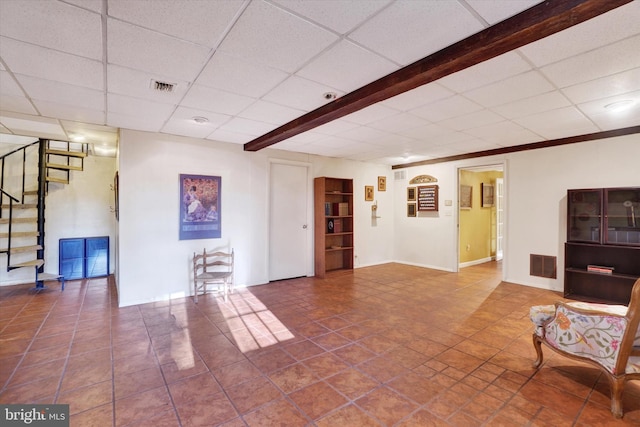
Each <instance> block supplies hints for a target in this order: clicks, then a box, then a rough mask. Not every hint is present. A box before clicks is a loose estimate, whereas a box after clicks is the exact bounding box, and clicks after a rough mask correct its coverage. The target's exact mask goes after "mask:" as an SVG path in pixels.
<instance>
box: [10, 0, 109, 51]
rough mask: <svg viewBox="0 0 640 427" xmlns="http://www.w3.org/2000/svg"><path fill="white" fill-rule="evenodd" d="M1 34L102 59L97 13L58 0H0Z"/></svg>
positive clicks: (100, 26) (100, 31) (100, 32)
mask: <svg viewBox="0 0 640 427" xmlns="http://www.w3.org/2000/svg"><path fill="white" fill-rule="evenodd" d="M61 28H62V29H64V31H60V29H61ZM0 35H3V36H7V37H11V38H14V39H17V40H23V41H26V42H28V43H33V44H36V45H40V46H44V47H47V48H50V49H55V50H58V51H63V52H67V53H72V54H74V55H80V56H84V57H86V58H92V59H97V60H102V21H101V18H100V15H99V14H97V13H93V12H90V11H87V10H84V9H81V8H79V7H76V6H72V5H69V4H66V3H63V2H60V1H43V0H38V1H16V0H9V1H7V0H3V1H0Z"/></svg>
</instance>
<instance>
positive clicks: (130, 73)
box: [107, 65, 189, 104]
mask: <svg viewBox="0 0 640 427" xmlns="http://www.w3.org/2000/svg"><path fill="white" fill-rule="evenodd" d="M154 80H155V81H159V82H164V83H171V84H173V85H175V86H174V88H173V91H171V92H165V91H159V90H154V89H153V84H152V81H154ZM107 87H108V88H109V93H115V94H120V95H128V96H133V97H136V98H141V99H146V100H149V101H156V102H160V103H163V104H178V103H179V102H180V100H181V99H182V98H183V97H184V95H185V94H186V93H187V90H188V89H189V82H187V81H185V80H177V79H172V78H170V77H166V76H163V75H160V74H153V73H151V74H150V73H147V72H143V71H138V70H132V69H131V68H124V67H120V66H118V65H108V66H107Z"/></svg>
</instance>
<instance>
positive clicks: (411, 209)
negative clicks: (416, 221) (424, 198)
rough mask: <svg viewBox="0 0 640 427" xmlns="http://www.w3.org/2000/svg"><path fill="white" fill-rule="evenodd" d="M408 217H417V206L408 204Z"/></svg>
mask: <svg viewBox="0 0 640 427" xmlns="http://www.w3.org/2000/svg"><path fill="white" fill-rule="evenodd" d="M407 216H416V204H415V203H407Z"/></svg>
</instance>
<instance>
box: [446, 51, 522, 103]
mask: <svg viewBox="0 0 640 427" xmlns="http://www.w3.org/2000/svg"><path fill="white" fill-rule="evenodd" d="M530 70H531V66H530V65H529V64H528V63H527V62H526V61H525V60H524V59H522V57H521V56H520V55H518V54H517V53H516V52H508V53H505V54H503V55H500V56H497V57H495V58H493V59H489V60H488V61H484V62H481V63H480V64H477V65H474V66H473V67H469V68H466V69H464V70H462V71H458V72H457V73H454V74H451V75H449V76H446V77H443V78H441V79H440V80H438V83H440V84H441V85H442V86H444V87H446V88H449V89H451V90H452V91H454V92H458V93H461V92H466V91H469V90H472V89H476V88H479V87H481V86H485V85H488V84H491V83H495V82H498V81H500V80H503V79H506V78H509V77H512V76H515V75H518V74H522V73H524V72H527V71H530Z"/></svg>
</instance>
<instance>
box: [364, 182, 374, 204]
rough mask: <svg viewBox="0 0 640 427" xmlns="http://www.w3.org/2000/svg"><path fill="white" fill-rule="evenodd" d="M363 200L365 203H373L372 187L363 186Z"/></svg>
mask: <svg viewBox="0 0 640 427" xmlns="http://www.w3.org/2000/svg"><path fill="white" fill-rule="evenodd" d="M364 200H365V201H366V202H373V185H365V186H364Z"/></svg>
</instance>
